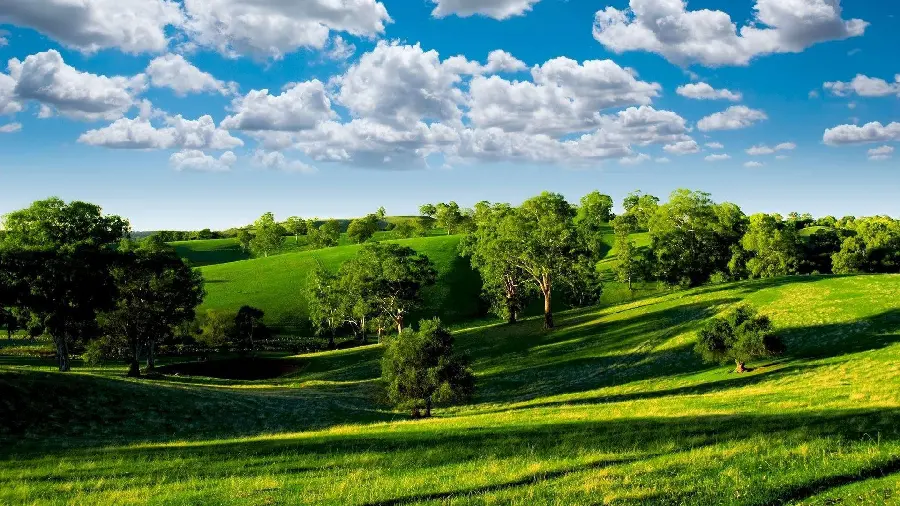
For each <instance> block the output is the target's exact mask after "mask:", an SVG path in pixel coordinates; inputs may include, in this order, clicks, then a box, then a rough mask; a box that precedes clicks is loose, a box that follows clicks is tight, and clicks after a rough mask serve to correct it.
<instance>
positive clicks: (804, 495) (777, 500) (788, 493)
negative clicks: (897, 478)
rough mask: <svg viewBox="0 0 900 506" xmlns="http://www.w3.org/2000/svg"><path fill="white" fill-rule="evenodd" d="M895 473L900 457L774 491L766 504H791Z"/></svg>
mask: <svg viewBox="0 0 900 506" xmlns="http://www.w3.org/2000/svg"><path fill="white" fill-rule="evenodd" d="M895 473H900V457H897V458H893V459H890V460H888V461H887V462H882V463H879V464H876V465H873V466H870V467H866V468H863V469H861V470H859V471H857V472H854V473H847V474H841V475H837V476H826V477H823V478H821V479H818V480H814V481H811V482H808V483H803V484H799V485H795V486H792V487H786V488H784V489H781V490H778V491H776V492H774V494H773V495H774V496H775V497H774V499H773V500H771V501H770V502H768V503H767V504H769V505H772V506H775V505H782V504H793V503H796V502H799V501H805V500H806V499H810V498H812V497H813V496H816V495H819V494H821V493H824V492H827V491H828V490H831V489H834V488H838V487H843V486H845V485H851V484H853V483H859V482H862V481H867V480H872V479H877V478H885V477H887V476H889V475H892V474H895ZM835 504H836V503H835Z"/></svg>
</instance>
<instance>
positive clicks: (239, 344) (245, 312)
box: [231, 306, 269, 353]
mask: <svg viewBox="0 0 900 506" xmlns="http://www.w3.org/2000/svg"><path fill="white" fill-rule="evenodd" d="M265 315H266V314H265V312H263V310H262V309H258V308H255V307H252V306H241V308H240V309H238V312H237V315H236V316H235V317H234V338H233V339H232V342H231V345H232V347H233V348H234V349H235V350H237V351H240V352H251V353H252V352H253V351H255V350H256V346H257V341H258V340H260V339H266V338H268V337H269V328H268V327H266V324H265V323H264V322H263V317H264V316H265Z"/></svg>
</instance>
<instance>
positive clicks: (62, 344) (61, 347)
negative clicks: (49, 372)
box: [54, 336, 72, 372]
mask: <svg viewBox="0 0 900 506" xmlns="http://www.w3.org/2000/svg"><path fill="white" fill-rule="evenodd" d="M54 340H55V341H56V357H57V359H58V360H59V372H69V371H70V370H72V365H71V364H70V363H69V340H68V338H66V337H65V336H64V337H54Z"/></svg>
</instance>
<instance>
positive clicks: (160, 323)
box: [100, 249, 204, 377]
mask: <svg viewBox="0 0 900 506" xmlns="http://www.w3.org/2000/svg"><path fill="white" fill-rule="evenodd" d="M111 273H112V278H113V282H114V283H115V287H116V301H115V307H114V308H113V309H111V310H110V311H108V312H106V313H105V314H103V315H102V316H101V318H100V321H101V323H102V326H103V329H104V331H105V332H106V333H107V335H110V336H113V337H116V338H118V339H119V340H120V342H122V343H124V344H125V345H126V346H127V350H125V353H123V355H124V356H126V357H127V358H128V365H129V370H128V375H129V376H132V377H136V376H140V366H139V364H138V362H139V360H140V359H141V357H142V356H143V355H144V354H146V357H147V370H148V371H153V369H154V367H155V356H156V348H157V345H158V344H159V343H160V342H161V341H162V340H163V339H165V338H166V337H167V336H171V335H173V334H174V332H175V329H176V327H178V326H179V325H181V324H183V323H184V322H187V321H191V320H193V319H194V316H195V310H196V308H197V306H199V305H200V304H201V303H202V302H203V296H204V290H203V277H202V276H201V275H200V272H199V271H197V270H194V269H191V268H190V267H188V266H187V265H186V264H185V263H184V262H183V261H182V260H181V259H179V258H178V256H177V255H175V253H174V252H169V251H162V252H160V251H152V250H146V249H136V250H134V251H127V252H123V253H121V256H120V258H118V259H117V261H116V263H115V265H114V266H113V268H112V269H111Z"/></svg>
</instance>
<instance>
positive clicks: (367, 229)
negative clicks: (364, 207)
mask: <svg viewBox="0 0 900 506" xmlns="http://www.w3.org/2000/svg"><path fill="white" fill-rule="evenodd" d="M380 226H381V218H379V215H378V214H369V215H367V216H364V217H362V218H357V219H355V220H353V221H351V222H350V225H349V226H348V227H347V238H348V239H350V240H351V241H353V242H355V243H356V244H362V243H364V242H366V241H368V240H369V239H371V238H372V237H373V236H374V235H375V232H378V229H379V228H380Z"/></svg>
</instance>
